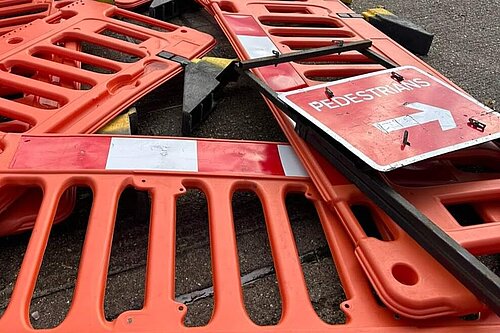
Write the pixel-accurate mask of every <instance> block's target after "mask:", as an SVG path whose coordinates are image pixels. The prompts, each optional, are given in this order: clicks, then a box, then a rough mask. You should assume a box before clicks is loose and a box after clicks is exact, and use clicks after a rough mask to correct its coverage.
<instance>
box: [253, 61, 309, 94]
mask: <svg viewBox="0 0 500 333" xmlns="http://www.w3.org/2000/svg"><path fill="white" fill-rule="evenodd" d="M258 71H259V72H260V74H261V75H262V78H263V79H264V81H266V83H267V84H268V85H269V87H270V88H271V89H272V90H274V91H279V92H283V91H289V90H294V89H300V88H305V87H307V85H306V83H305V82H304V80H302V77H301V76H300V75H299V74H298V73H297V71H296V70H295V69H294V68H293V66H292V65H290V64H279V65H278V66H272V65H271V66H266V67H261V68H259V69H258Z"/></svg>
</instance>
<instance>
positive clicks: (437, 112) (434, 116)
mask: <svg viewBox="0 0 500 333" xmlns="http://www.w3.org/2000/svg"><path fill="white" fill-rule="evenodd" d="M405 107H407V108H411V109H415V110H419V111H422V112H418V113H413V114H409V115H406V116H402V117H398V118H393V119H388V120H384V121H381V122H378V123H375V124H373V126H375V127H376V128H378V129H379V130H381V131H382V132H385V133H390V132H394V131H397V130H401V129H405V128H409V127H413V126H417V125H422V124H427V123H430V122H433V121H438V122H439V125H440V126H441V129H442V130H443V131H447V130H450V129H453V128H455V127H457V124H455V120H454V119H453V116H452V115H451V112H450V111H448V110H446V109H442V108H438V107H435V106H432V105H428V104H422V103H409V104H405Z"/></svg>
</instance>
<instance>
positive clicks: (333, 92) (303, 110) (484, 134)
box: [279, 66, 500, 171]
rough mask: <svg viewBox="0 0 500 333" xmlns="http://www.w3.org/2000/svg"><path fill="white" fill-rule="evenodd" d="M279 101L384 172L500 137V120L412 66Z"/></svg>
mask: <svg viewBox="0 0 500 333" xmlns="http://www.w3.org/2000/svg"><path fill="white" fill-rule="evenodd" d="M279 96H280V98H281V99H282V100H283V101H284V102H286V103H287V104H288V105H289V106H291V107H292V108H294V109H295V110H296V111H297V112H299V113H300V114H302V115H303V116H305V117H306V118H308V119H309V120H311V121H312V122H313V123H314V124H315V125H317V126H318V127H319V128H320V129H321V130H323V131H325V132H326V133H327V134H328V135H330V136H331V137H332V138H333V139H335V140H337V141H338V142H340V143H341V144H343V145H344V146H346V147H347V148H348V149H349V150H351V151H352V152H353V153H354V154H356V155H357V156H358V157H359V158H361V159H362V160H363V161H365V162H366V163H367V164H369V165H370V166H371V167H373V168H374V169H377V170H379V171H390V170H393V169H396V168H399V167H401V166H405V165H408V164H411V163H414V162H417V161H420V160H423V159H426V158H430V157H433V156H437V155H441V154H444V153H448V152H450V151H454V150H458V149H462V148H465V147H469V146H473V145H477V144H480V143H483V142H486V141H491V140H494V139H497V138H499V137H500V113H498V112H495V111H493V110H491V109H489V108H487V107H486V106H484V105H482V104H481V103H479V102H478V101H476V100H475V99H473V98H472V97H470V96H468V95H466V94H464V93H463V92H460V91H458V90H457V89H455V88H453V87H451V86H450V85H448V84H446V83H445V82H443V81H441V80H439V79H437V78H435V77H433V76H431V75H429V74H427V73H426V72H424V71H422V70H420V69H418V68H415V67H411V66H405V67H399V68H395V69H389V70H383V71H379V72H374V73H369V74H365V75H360V76H356V77H352V78H348V79H344V80H339V81H335V82H329V83H325V84H321V85H317V86H313V87H308V88H304V89H298V90H294V91H289V92H285V93H281V94H280V95H279Z"/></svg>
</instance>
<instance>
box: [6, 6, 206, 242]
mask: <svg viewBox="0 0 500 333" xmlns="http://www.w3.org/2000/svg"><path fill="white" fill-rule="evenodd" d="M58 4H59V5H60V6H59V7H61V10H60V12H58V13H56V14H54V15H52V16H49V17H47V18H45V19H43V20H38V21H35V22H33V23H31V24H30V25H28V26H26V27H25V28H23V29H21V30H19V31H13V32H10V33H7V34H5V35H4V36H2V37H1V40H0V53H1V55H0V58H1V61H2V62H3V63H4V66H3V68H2V71H0V99H1V101H2V103H1V105H0V114H1V115H2V116H3V119H2V122H1V123H0V131H2V132H7V133H8V132H14V133H16V132H23V133H27V132H29V133H46V132H52V133H55V132H58V133H65V132H66V133H89V132H95V131H97V130H99V129H100V128H101V127H102V126H103V125H105V124H106V123H108V122H109V121H110V120H111V119H113V118H114V117H115V116H116V115H117V114H119V113H121V112H122V111H123V110H124V109H125V108H126V107H127V106H128V105H130V104H131V103H133V102H134V101H136V100H137V99H139V98H140V97H141V96H143V95H145V94H146V93H147V92H149V91H151V90H152V89H154V88H155V87H157V86H159V85H160V84H162V83H163V82H165V81H167V80H168V79H170V78H172V77H173V76H174V75H176V74H178V73H179V72H180V71H181V70H182V66H181V64H179V63H178V62H175V60H176V59H175V58H174V60H173V61H172V60H169V59H164V58H161V57H159V56H156V55H157V54H158V53H160V52H166V51H168V52H171V53H172V54H175V55H179V59H180V58H182V57H186V58H189V59H191V58H195V57H198V56H200V55H203V54H204V53H206V52H208V51H209V50H210V48H211V47H213V44H214V40H213V38H212V37H210V36H208V35H206V34H203V33H201V32H197V31H195V30H192V29H189V28H184V27H177V26H175V25H172V24H168V23H164V22H160V21H157V20H153V19H149V18H147V17H144V16H141V15H137V14H134V13H130V12H128V11H124V10H121V9H118V8H116V7H113V6H110V5H107V4H104V3H99V2H95V1H76V2H73V3H70V4H69V6H68V1H60V2H59V3H58ZM64 6H66V7H64ZM28 192H29V190H28ZM71 193H73V196H71ZM19 195H21V193H17V195H16V194H14V193H10V195H5V196H4V198H3V199H1V200H0V203H1V205H0V206H1V207H0V208H1V209H0V212H1V213H2V214H4V215H3V217H4V220H5V222H4V223H3V225H2V227H1V228H0V235H3V236H4V235H8V234H11V233H17V232H22V231H25V230H29V229H30V228H31V225H32V223H33V220H32V221H31V222H29V219H28V216H33V214H31V215H30V214H24V218H23V219H21V218H20V217H19V212H16V210H17V209H14V208H13V207H10V205H11V204H12V203H14V202H15V200H14V199H15V197H16V196H19ZM22 195H28V194H22ZM32 195H33V202H37V200H39V198H38V199H37V198H36V197H35V195H34V194H32ZM66 199H67V205H66V206H67V207H66V209H62V210H60V211H58V218H57V219H56V220H57V221H60V220H62V219H64V218H65V217H67V215H68V214H69V213H70V212H71V208H72V207H73V205H74V202H73V201H74V192H68V196H67V198H66ZM25 209H29V207H28V206H26V207H25Z"/></svg>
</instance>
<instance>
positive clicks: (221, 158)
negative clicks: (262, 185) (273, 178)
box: [198, 141, 285, 176]
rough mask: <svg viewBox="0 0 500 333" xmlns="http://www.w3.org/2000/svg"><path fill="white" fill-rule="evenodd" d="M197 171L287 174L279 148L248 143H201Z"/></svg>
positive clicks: (271, 145)
mask: <svg viewBox="0 0 500 333" xmlns="http://www.w3.org/2000/svg"><path fill="white" fill-rule="evenodd" d="M198 171H199V172H210V173H219V172H220V173H227V172H228V171H230V172H241V173H255V174H265V175H277V176H283V175H284V174H285V173H284V171H283V167H282V166H281V160H280V157H279V154H278V147H277V146H276V145H273V144H263V143H247V142H242V143H239V142H210V141H198Z"/></svg>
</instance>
